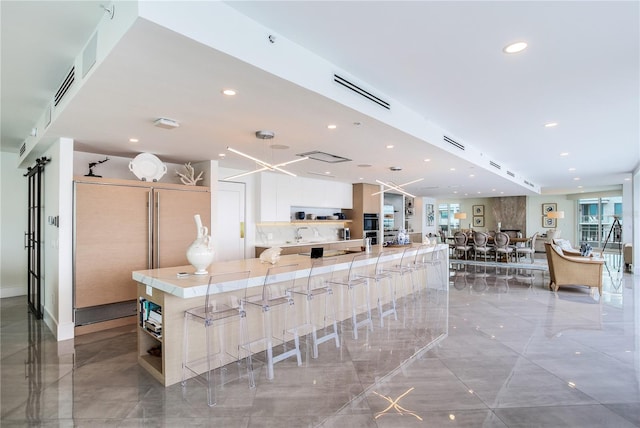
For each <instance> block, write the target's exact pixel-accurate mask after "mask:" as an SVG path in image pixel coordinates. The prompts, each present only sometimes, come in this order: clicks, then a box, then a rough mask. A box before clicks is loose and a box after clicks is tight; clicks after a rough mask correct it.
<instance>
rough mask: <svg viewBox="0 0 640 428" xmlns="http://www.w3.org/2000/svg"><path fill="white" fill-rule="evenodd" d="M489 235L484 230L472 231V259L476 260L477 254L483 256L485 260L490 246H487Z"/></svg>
mask: <svg viewBox="0 0 640 428" xmlns="http://www.w3.org/2000/svg"><path fill="white" fill-rule="evenodd" d="M488 244H489V236H488V235H487V234H486V233H484V232H473V259H474V260H478V254H482V255H483V256H484V259H485V261H486V260H487V255H488V254H489V252H491V250H492V248H491V247H489V245H488Z"/></svg>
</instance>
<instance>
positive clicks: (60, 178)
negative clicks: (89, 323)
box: [42, 138, 99, 341]
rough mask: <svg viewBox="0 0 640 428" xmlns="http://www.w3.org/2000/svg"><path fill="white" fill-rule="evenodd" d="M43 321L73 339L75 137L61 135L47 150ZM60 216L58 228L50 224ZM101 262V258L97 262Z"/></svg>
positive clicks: (63, 337)
mask: <svg viewBox="0 0 640 428" xmlns="http://www.w3.org/2000/svg"><path fill="white" fill-rule="evenodd" d="M45 156H47V157H48V158H50V159H51V161H50V162H49V163H48V164H47V166H46V167H45V169H44V182H45V187H44V190H45V198H44V218H45V225H44V247H43V250H44V272H45V273H44V276H43V279H44V286H43V290H42V297H43V299H44V321H45V323H46V324H47V326H48V327H49V329H50V330H51V331H52V332H53V334H54V336H56V338H57V340H59V341H60V340H67V339H73V337H74V324H73V261H72V260H73V259H72V257H73V233H72V232H73V140H71V139H69V138H61V139H60V140H59V141H57V142H56V143H55V144H53V145H52V146H51V147H50V148H49V149H48V150H47V152H46V153H45ZM50 216H59V225H58V227H56V226H54V225H51V224H48V222H47V221H46V219H48V218H49V217H50ZM96 263H99V261H96Z"/></svg>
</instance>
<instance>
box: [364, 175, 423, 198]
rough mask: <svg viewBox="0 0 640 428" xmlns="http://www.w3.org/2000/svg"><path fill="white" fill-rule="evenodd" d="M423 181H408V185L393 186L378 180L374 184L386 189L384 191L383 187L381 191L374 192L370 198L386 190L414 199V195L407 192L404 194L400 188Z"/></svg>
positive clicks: (420, 179)
mask: <svg viewBox="0 0 640 428" xmlns="http://www.w3.org/2000/svg"><path fill="white" fill-rule="evenodd" d="M422 180H424V178H418V179H417V180H413V181H409V182H408V183H404V184H395V183H391V182H389V183H385V182H384V181H380V180H376V183H379V184H382V185H383V186H386V187H388V189H385V188H384V187H383V188H382V191H380V192H376V193H372V194H371V196H375V195H379V194H380V193H384V192H386V191H388V190H395V191H397V192H400V193H402V194H403V195H407V196H409V197H411V198H415V195H412V194H411V193H409V192H406V191H405V190H404V189H402V187H404V186H408V185H409V184H413V183H417V182H418V181H422Z"/></svg>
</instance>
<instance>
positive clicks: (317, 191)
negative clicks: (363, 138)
mask: <svg viewBox="0 0 640 428" xmlns="http://www.w3.org/2000/svg"><path fill="white" fill-rule="evenodd" d="M258 183H259V184H258V195H259V196H258V200H259V208H258V209H259V213H260V215H259V221H263V222H264V221H289V220H290V218H289V217H290V215H291V207H292V206H302V207H317V208H336V209H349V208H351V207H352V204H353V202H352V193H351V184H349V183H339V182H334V181H328V180H315V179H312V178H303V177H290V176H288V175H284V174H274V173H262V174H260V178H259V180H258Z"/></svg>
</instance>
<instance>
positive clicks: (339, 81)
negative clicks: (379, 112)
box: [333, 74, 391, 110]
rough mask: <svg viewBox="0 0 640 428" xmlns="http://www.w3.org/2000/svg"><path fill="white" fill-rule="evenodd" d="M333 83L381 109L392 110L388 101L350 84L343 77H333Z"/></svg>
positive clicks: (335, 75)
mask: <svg viewBox="0 0 640 428" xmlns="http://www.w3.org/2000/svg"><path fill="white" fill-rule="evenodd" d="M333 81H334V82H336V83H337V84H339V85H342V86H344V87H345V88H347V89H349V90H351V91H353V92H355V93H356V94H358V95H360V96H361V97H364V98H366V99H368V100H369V101H371V102H374V103H376V104H378V105H379V106H380V107H384V108H386V109H387V110H391V104H389V103H388V102H387V101H385V100H383V99H382V98H379V97H376V96H375V95H373V94H372V93H371V92H367V91H365V90H364V89H362V88H361V87H359V86H358V85H356V84H354V83H351V82H349V81H348V80H347V79H345V78H343V77H340V76H338V75H337V74H334V75H333Z"/></svg>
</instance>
